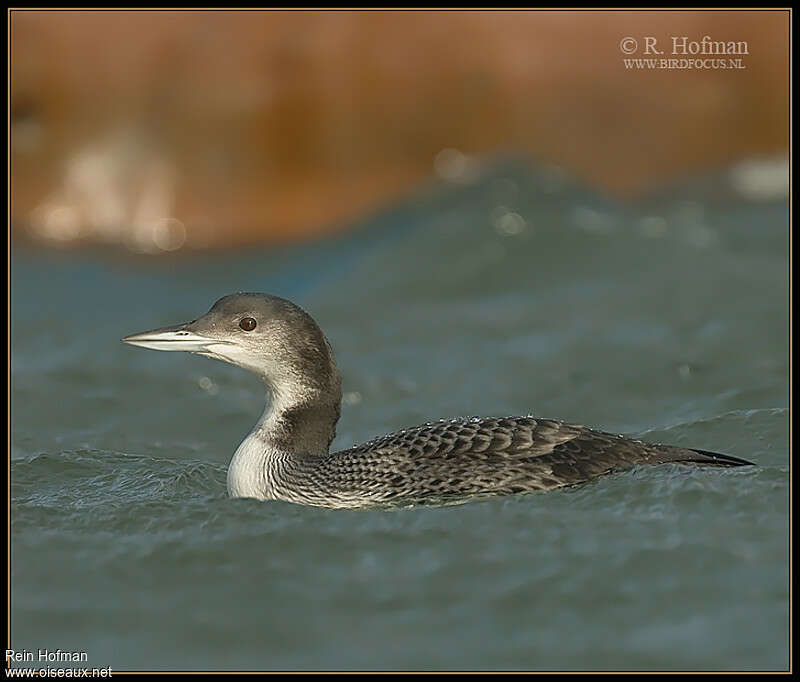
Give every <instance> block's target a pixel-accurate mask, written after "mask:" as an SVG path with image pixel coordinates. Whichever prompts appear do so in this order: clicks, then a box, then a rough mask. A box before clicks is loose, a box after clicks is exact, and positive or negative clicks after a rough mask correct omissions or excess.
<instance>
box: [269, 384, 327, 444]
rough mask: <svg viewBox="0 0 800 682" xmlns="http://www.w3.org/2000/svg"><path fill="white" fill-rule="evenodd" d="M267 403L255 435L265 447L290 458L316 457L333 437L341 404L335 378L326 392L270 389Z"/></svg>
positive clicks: (309, 389) (298, 388)
mask: <svg viewBox="0 0 800 682" xmlns="http://www.w3.org/2000/svg"><path fill="white" fill-rule="evenodd" d="M270 393H271V400H270V402H269V404H268V405H267V409H266V410H265V411H264V415H263V416H262V417H261V420H260V421H259V422H258V424H257V425H256V428H255V431H258V432H259V435H260V437H261V438H262V440H264V442H265V443H267V444H268V445H269V447H271V448H273V449H275V450H279V451H282V452H286V453H290V454H294V455H310V456H320V455H325V454H327V453H328V448H329V447H330V444H331V442H332V441H333V439H334V437H335V436H336V423H337V422H338V421H339V414H340V411H341V403H342V388H341V381H340V380H339V378H338V376H337V377H336V381H334V382H333V385H332V386H329V387H327V390H322V389H320V388H315V387H298V386H293V387H292V390H291V391H284V390H281V389H279V388H275V387H272V388H271V391H270Z"/></svg>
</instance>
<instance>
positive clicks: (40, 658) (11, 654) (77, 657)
mask: <svg viewBox="0 0 800 682" xmlns="http://www.w3.org/2000/svg"><path fill="white" fill-rule="evenodd" d="M34 656H35V657H34ZM87 660H88V656H87V655H86V652H85V651H62V650H61V649H53V650H50V649H37V650H36V654H34V653H33V651H30V650H28V649H22V650H21V651H15V650H14V649H6V663H10V662H12V661H14V662H17V663H30V662H32V661H36V662H38V663H55V662H57V661H62V662H63V661H70V662H73V663H80V662H82V661H87Z"/></svg>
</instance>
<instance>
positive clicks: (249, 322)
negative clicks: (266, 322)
mask: <svg viewBox="0 0 800 682" xmlns="http://www.w3.org/2000/svg"><path fill="white" fill-rule="evenodd" d="M239 326H240V327H241V328H242V329H244V330H245V331H246V332H251V331H253V330H254V329H255V328H256V321H255V320H254V319H253V318H252V317H243V318H242V319H241V320H239Z"/></svg>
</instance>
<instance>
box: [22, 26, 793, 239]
mask: <svg viewBox="0 0 800 682" xmlns="http://www.w3.org/2000/svg"><path fill="white" fill-rule="evenodd" d="M10 28H11V151H12V154H11V191H12V193H11V200H12V201H11V205H12V225H13V229H14V236H15V237H21V236H24V237H26V238H30V239H33V240H37V241H38V242H40V243H42V244H50V245H62V246H63V245H78V244H80V245H84V244H98V243H100V244H110V245H114V246H119V247H122V248H128V249H131V250H133V251H136V252H144V253H148V252H151V253H157V252H164V251H176V250H179V249H181V248H184V247H185V248H190V249H191V248H213V247H225V246H241V245H251V244H260V243H274V242H278V241H280V242H286V241H293V240H298V239H306V238H309V237H313V236H316V235H321V234H324V233H329V232H335V231H341V230H346V229H348V227H350V226H352V224H353V221H354V220H355V219H358V218H360V217H362V216H364V215H366V214H369V213H370V212H374V211H376V210H378V209H380V208H381V207H382V206H385V205H387V204H391V202H393V201H396V200H397V199H398V198H402V197H406V196H408V195H409V194H410V193H412V192H413V191H414V189H415V188H418V187H420V185H421V184H423V183H430V182H435V181H442V182H449V183H469V182H473V181H475V180H476V179H477V178H478V177H479V175H480V172H481V169H482V168H483V167H484V166H485V164H486V163H487V162H490V161H491V160H492V159H496V158H497V157H498V156H507V155H513V156H515V157H519V158H522V159H536V160H538V161H540V162H546V163H547V164H551V165H552V166H553V167H556V168H558V169H561V170H563V172H565V173H567V174H569V175H571V176H573V177H575V178H577V179H579V180H580V181H582V182H584V183H586V185H588V186H589V187H591V188H593V189H594V190H596V191H597V192H600V193H603V194H608V195H611V196H614V197H617V198H624V199H629V198H632V197H637V196H640V195H642V194H643V193H646V192H648V191H650V190H652V189H653V188H657V187H659V186H661V185H663V184H664V183H666V182H670V181H675V180H676V179H681V178H685V177H687V176H689V175H691V174H699V173H707V172H711V171H716V170H719V169H721V168H724V167H728V166H730V165H732V164H735V163H737V162H740V161H742V160H749V159H764V158H767V159H770V160H774V159H778V160H779V163H782V164H783V166H784V167H785V155H786V150H787V144H788V118H787V116H788V89H787V88H788V70H787V69H788V34H789V15H788V12H785V11H761V12H735V11H732V12H685V11H684V12H344V11H343V12H36V11H14V12H12V13H11V27H10ZM645 36H650V37H653V38H655V39H656V40H657V45H658V48H659V49H660V50H661V51H662V52H664V53H666V54H665V55H664V56H667V57H670V56H675V55H672V54H671V53H672V42H671V37H672V36H679V37H680V36H685V37H688V39H689V41H700V40H701V39H702V37H703V36H709V37H710V38H711V39H712V40H713V41H723V42H726V43H727V42H728V41H736V42H739V41H745V42H746V43H747V49H748V53H747V54H746V55H743V56H741V66H742V67H743V68H741V69H738V68H737V69H730V68H728V69H687V68H672V69H649V68H644V69H642V68H630V67H626V65H625V64H624V62H623V58H626V57H633V58H637V57H646V56H648V55H646V54H644V37H645ZM625 37H633V38H634V39H635V40H636V41H637V43H638V49H635V50H634V51H633V52H631V53H630V54H628V53H624V52H623V51H622V49H621V40H622V39H623V38H625ZM677 56H678V57H680V56H689V57H691V56H692V55H691V54H686V55H681V54H679V55H677ZM698 56H701V57H702V56H706V57H708V56H711V57H717V56H719V55H713V54H712V55H702V54H700V55H698ZM770 169H772V167H771V166H770V167H769V168H768V169H767V171H765V172H767V173H769V172H772V176H773V177H774V175H775V171H774V169H772V170H770ZM746 172H747V171H746V170H745V173H746ZM781 173H782V174H783V175H784V176H785V170H784V169H783V168H780V169H779V170H778V180H777V183H778V189H777V190H774V191H780V190H781V188H782V186H781V184H780V177H781ZM749 181H750V179H749V177H745V178H744V183H745V184H747V183H748V182H749ZM765 182H766V183H768V184H769V178H767V179H764V177H761V176H759V178H756V179H754V180H752V182H751V183H750V184H751V185H752V184H753V183H755V184H756V188H755V191H760V190H763V185H764V183H765ZM767 191H770V190H769V189H767Z"/></svg>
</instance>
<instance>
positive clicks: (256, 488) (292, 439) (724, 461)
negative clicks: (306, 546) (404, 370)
mask: <svg viewBox="0 0 800 682" xmlns="http://www.w3.org/2000/svg"><path fill="white" fill-rule="evenodd" d="M122 340H123V341H124V342H125V343H129V344H132V345H135V346H142V347H143V348H151V349H155V350H166V351H187V352H189V353H197V354H198V355H204V356H206V357H210V358H216V359H217V360H223V361H225V362H229V363H231V364H233V365H238V366H239V367H242V368H243V369H246V370H248V371H250V372H253V373H255V374H256V375H258V376H259V377H260V378H261V380H262V381H263V382H264V384H265V385H266V387H267V391H268V393H269V396H270V399H269V401H268V404H267V407H266V410H265V411H264V414H263V416H262V417H261V419H260V420H259V421H258V423H257V424H256V426H255V427H254V428H253V430H252V431H251V433H250V434H249V435H248V436H247V438H245V439H244V441H243V442H242V444H241V445H240V446H239V448H238V449H237V450H236V452H235V454H234V455H233V459H232V460H231V463H230V466H229V468H228V480H227V484H228V493H229V494H230V495H231V497H250V498H257V499H259V500H270V499H276V500H286V501H289V502H296V503H300V504H307V505H314V506H321V507H332V508H343V507H353V508H355V507H369V506H381V505H413V504H425V503H435V504H444V503H447V502H448V501H459V500H466V499H472V498H477V497H484V496H486V497H488V496H496V495H509V494H513V493H522V492H528V491H537V490H549V489H553V488H560V487H564V486H571V485H575V484H578V483H582V482H584V481H588V480H590V479H592V478H595V477H597V476H600V475H602V474H606V473H609V472H612V471H615V470H618V469H620V468H624V467H630V466H633V465H638V464H663V463H667V462H677V463H681V464H690V465H707V466H721V467H730V466H742V465H748V464H751V462H747V461H745V460H743V459H738V458H736V457H731V456H729V455H722V454H718V453H714V452H708V451H706V450H697V449H687V448H681V447H674V446H671V445H661V444H655V443H645V442H643V441H641V440H635V439H632V438H626V437H624V436H621V435H615V434H612V433H605V432H603V431H597V430H594V429H590V428H586V427H584V426H579V425H576V424H567V423H564V422H561V421H557V420H554V419H541V418H539V417H533V416H523V417H502V418H495V417H489V418H478V417H468V418H458V419H449V420H440V421H434V422H429V423H427V424H423V425H421V426H416V427H414V428H409V429H404V430H403V431H398V432H396V433H391V434H389V435H386V436H381V437H379V438H375V439H373V440H371V441H369V442H367V443H364V444H362V445H357V446H355V447H352V448H349V449H347V450H341V451H339V452H330V451H329V448H330V444H331V442H332V441H333V438H334V436H335V434H336V423H337V421H338V420H339V413H340V406H341V399H342V388H341V385H342V382H341V378H340V376H339V371H338V370H337V368H336V361H335V359H334V356H333V350H332V349H331V346H330V344H329V343H328V340H327V339H326V338H325V335H324V334H323V333H322V330H321V329H320V328H319V327H318V326H317V324H316V322H314V320H313V319H312V318H311V316H310V315H309V314H308V313H306V312H305V311H304V310H302V309H301V308H300V307H299V306H297V305H295V304H294V303H292V302H291V301H288V300H286V299H283V298H279V297H277V296H272V295H269V294H257V293H237V294H231V295H229V296H225V297H223V298H221V299H219V300H218V301H217V302H216V303H215V304H214V305H213V307H212V308H211V310H209V311H208V313H206V314H205V315H203V316H202V317H199V318H197V319H196V320H193V321H192V322H188V323H185V324H179V325H175V326H172V327H162V328H160V329H153V330H151V331H146V332H142V333H140V334H133V335H131V336H126V337H125V338H124V339H122Z"/></svg>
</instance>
